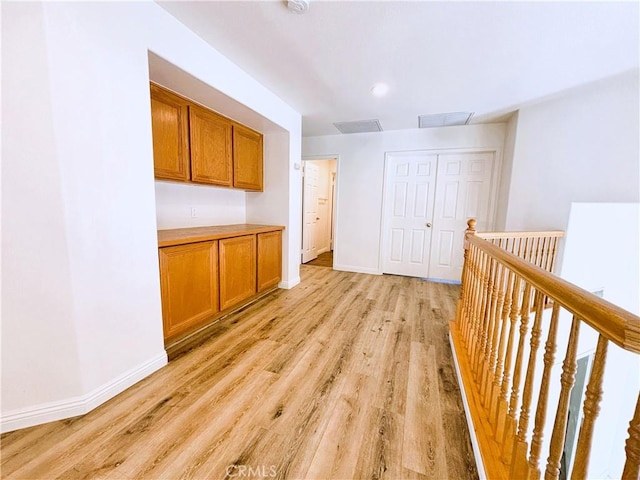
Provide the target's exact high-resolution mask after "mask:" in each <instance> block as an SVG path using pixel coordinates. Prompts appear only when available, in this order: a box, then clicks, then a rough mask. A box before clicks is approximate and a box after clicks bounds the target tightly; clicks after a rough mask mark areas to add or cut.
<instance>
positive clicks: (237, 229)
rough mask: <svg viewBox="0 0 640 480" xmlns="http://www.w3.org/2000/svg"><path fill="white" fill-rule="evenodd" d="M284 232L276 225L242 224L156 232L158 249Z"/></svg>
mask: <svg viewBox="0 0 640 480" xmlns="http://www.w3.org/2000/svg"><path fill="white" fill-rule="evenodd" d="M277 230H284V227H283V226H278V225H256V224H249V223H243V224H238V225H213V226H210V227H189V228H174V229H171V230H158V247H171V246H174V245H184V244H186V243H195V242H206V241H208V240H218V239H220V238H230V237H240V236H242V235H253V234H256V233H265V232H273V231H277Z"/></svg>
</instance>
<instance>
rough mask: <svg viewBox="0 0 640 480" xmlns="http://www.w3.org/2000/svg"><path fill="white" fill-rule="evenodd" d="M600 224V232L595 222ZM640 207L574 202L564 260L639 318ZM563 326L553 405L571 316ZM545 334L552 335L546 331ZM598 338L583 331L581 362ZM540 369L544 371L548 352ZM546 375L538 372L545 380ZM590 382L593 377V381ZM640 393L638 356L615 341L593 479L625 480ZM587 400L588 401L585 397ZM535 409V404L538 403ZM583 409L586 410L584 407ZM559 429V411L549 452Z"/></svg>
mask: <svg viewBox="0 0 640 480" xmlns="http://www.w3.org/2000/svg"><path fill="white" fill-rule="evenodd" d="M595 223H597V228H594V224H595ZM638 245H640V205H639V204H637V203H636V204H632V203H573V204H571V206H570V215H569V221H568V228H567V237H566V243H565V253H564V258H563V261H562V276H563V278H565V279H566V280H568V281H570V282H571V283H573V284H575V285H578V286H579V287H581V288H584V289H585V290H587V291H590V292H594V291H597V290H601V289H603V290H604V292H603V298H604V299H605V300H608V301H609V302H611V303H614V304H616V305H618V306H620V307H622V308H624V309H625V310H628V311H630V312H632V313H634V314H635V315H638V314H640V250H639V249H638ZM562 320H563V321H562V322H561V323H560V325H559V329H558V337H557V345H558V350H559V352H558V354H557V355H556V364H555V366H554V374H553V376H552V378H553V379H554V381H552V383H551V389H550V398H552V399H553V400H552V401H550V405H557V403H556V400H555V399H556V398H557V397H558V395H559V390H560V382H559V380H558V379H559V376H560V374H561V370H562V361H563V359H564V354H565V351H566V345H567V342H568V338H569V324H570V322H571V318H570V316H569V315H566V316H565V317H564V318H563V319H562ZM543 331H545V332H546V331H548V329H546V328H545V329H544V330H543ZM597 341H598V334H597V332H596V331H595V330H593V329H592V328H591V327H589V326H587V325H584V324H583V325H582V326H581V328H580V334H579V340H578V358H580V357H581V356H584V355H589V354H592V353H593V352H594V351H595V348H596V344H597ZM537 366H538V369H539V370H542V366H543V362H542V352H541V351H539V352H538V361H537ZM540 376H541V373H540V372H538V373H537V377H538V378H540ZM587 381H588V377H587ZM639 389H640V362H639V361H638V355H637V354H633V353H629V352H626V351H625V350H623V349H621V348H620V347H618V346H616V345H614V344H612V343H610V344H609V347H608V352H607V360H606V367H605V373H604V377H603V388H602V390H603V397H602V402H601V404H600V408H601V409H600V413H599V415H598V418H597V420H596V426H595V429H594V434H593V439H594V443H593V448H592V450H591V457H590V464H589V475H588V476H589V478H602V479H605V478H611V479H613V478H620V474H621V472H622V468H623V465H624V460H625V455H624V442H625V440H626V438H627V437H628V433H627V429H628V428H629V421H630V420H631V418H632V417H633V412H634V408H635V404H636V401H637V399H638V391H639ZM583 400H584V398H583ZM533 404H534V405H535V401H534V403H533ZM581 409H582V406H581ZM552 427H553V411H552V412H551V414H549V416H548V418H547V422H546V432H545V434H544V437H545V448H544V449H543V452H546V451H547V448H548V443H549V439H550V437H551V431H552Z"/></svg>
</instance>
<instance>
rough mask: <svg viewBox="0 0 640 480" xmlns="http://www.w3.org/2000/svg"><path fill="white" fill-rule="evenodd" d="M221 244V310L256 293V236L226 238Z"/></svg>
mask: <svg viewBox="0 0 640 480" xmlns="http://www.w3.org/2000/svg"><path fill="white" fill-rule="evenodd" d="M219 242H220V245H219V248H220V310H224V309H226V308H229V307H232V306H234V305H237V304H238V303H240V302H242V301H243V300H246V299H247V298H250V297H252V296H253V295H255V294H256V236H255V235H243V236H241V237H233V238H224V239H222V240H219Z"/></svg>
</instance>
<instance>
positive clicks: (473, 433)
mask: <svg viewBox="0 0 640 480" xmlns="http://www.w3.org/2000/svg"><path fill="white" fill-rule="evenodd" d="M449 345H450V346H451V353H452V354H453V355H452V357H453V366H454V367H455V369H456V377H458V385H459V387H460V396H461V397H462V404H463V405H464V416H465V417H466V418H467V426H468V427H469V436H470V437H471V447H472V448H473V456H474V457H475V460H476V468H477V469H478V477H479V478H480V480H487V474H486V473H485V471H484V464H483V463H482V455H481V454H480V446H479V445H478V437H476V429H475V427H474V425H473V420H472V419H471V413H470V411H469V403H468V402H467V392H466V391H465V389H464V383H463V382H462V376H461V375H460V367H459V366H458V354H457V353H456V347H455V345H454V344H453V340H452V339H451V335H449Z"/></svg>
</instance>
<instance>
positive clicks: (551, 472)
mask: <svg viewBox="0 0 640 480" xmlns="http://www.w3.org/2000/svg"><path fill="white" fill-rule="evenodd" d="M579 332H580V319H579V318H578V317H576V316H575V315H574V316H573V321H572V322H571V333H570V334H569V343H568V344H567V354H566V355H565V357H564V362H563V363H562V375H561V376H560V384H561V385H562V388H561V389H560V399H559V400H558V409H557V410H556V419H555V422H554V424H553V433H552V434H551V445H550V447H549V458H548V459H547V468H546V469H545V472H544V478H545V480H557V478H558V476H559V475H560V458H561V457H562V447H563V445H564V437H565V433H566V429H567V412H568V411H569V394H570V393H571V389H572V388H573V384H574V382H575V378H576V351H577V349H578V334H579Z"/></svg>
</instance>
